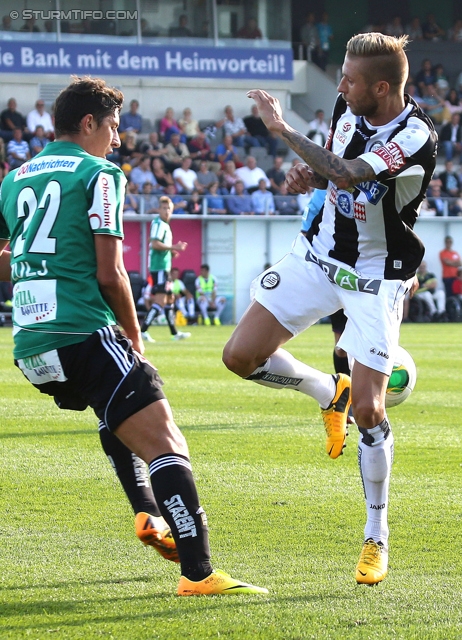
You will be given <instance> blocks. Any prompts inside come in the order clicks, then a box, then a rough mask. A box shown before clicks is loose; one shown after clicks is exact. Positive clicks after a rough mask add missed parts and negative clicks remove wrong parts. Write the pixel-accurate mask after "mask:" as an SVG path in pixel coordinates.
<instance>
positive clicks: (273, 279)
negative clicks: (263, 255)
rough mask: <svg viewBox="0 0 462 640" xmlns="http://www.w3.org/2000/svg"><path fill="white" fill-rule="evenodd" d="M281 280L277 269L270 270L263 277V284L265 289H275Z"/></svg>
mask: <svg viewBox="0 0 462 640" xmlns="http://www.w3.org/2000/svg"><path fill="white" fill-rule="evenodd" d="M280 282H281V276H280V275H279V273H276V271H268V273H265V275H264V276H263V278H262V279H261V282H260V284H261V286H262V287H263V289H275V288H276V287H277V286H278V284H279V283H280Z"/></svg>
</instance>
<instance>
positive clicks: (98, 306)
mask: <svg viewBox="0 0 462 640" xmlns="http://www.w3.org/2000/svg"><path fill="white" fill-rule="evenodd" d="M122 101H123V95H122V94H121V92H120V91H118V90H117V89H111V88H109V87H107V86H106V84H105V82H104V81H103V80H100V79H94V78H83V79H78V78H77V79H75V81H74V82H73V83H72V84H71V85H70V86H69V87H67V88H66V89H64V90H63V91H62V92H61V93H60V94H59V96H58V98H57V99H56V103H55V131H56V142H53V143H50V145H48V146H47V147H46V149H45V150H44V152H42V153H40V154H38V155H37V156H36V157H35V158H34V159H33V160H31V161H30V162H26V163H25V164H24V165H22V166H21V167H20V169H18V170H16V171H13V172H11V173H10V174H9V175H8V177H7V179H6V180H4V182H3V184H2V191H1V195H0V239H1V240H0V275H1V276H2V277H4V276H5V271H7V269H6V268H5V259H6V258H5V256H3V255H1V254H2V251H3V250H4V249H5V247H6V245H7V244H8V242H9V243H10V245H11V256H8V254H6V257H11V276H12V280H13V283H14V295H13V303H14V310H13V322H14V331H13V335H14V342H15V347H14V353H15V364H16V365H17V366H18V367H19V368H20V369H21V371H22V372H23V374H24V376H25V377H26V378H27V379H28V380H29V381H30V382H31V383H32V384H33V385H34V386H35V387H36V388H37V389H39V390H40V391H41V392H42V393H45V394H48V395H50V396H53V397H54V399H55V402H56V403H57V404H58V406H59V407H60V408H63V409H74V410H83V409H85V408H86V407H87V406H90V407H91V408H92V409H93V410H94V412H95V414H96V415H97V416H98V418H99V420H100V426H101V428H102V430H103V431H104V432H106V436H107V437H108V438H109V439H111V452H113V453H114V455H116V456H120V460H123V459H124V460H126V457H127V455H128V456H129V457H130V456H131V455H132V453H133V455H134V456H135V457H136V459H138V458H140V459H141V460H144V462H146V463H148V464H149V472H150V480H151V485H152V491H153V494H154V496H155V500H154V497H153V500H152V502H153V505H154V506H155V507H156V508H157V509H158V513H155V514H152V515H154V516H155V517H154V518H149V515H150V514H149V513H146V514H144V516H148V518H147V519H144V520H143V523H140V528H141V529H143V530H144V532H145V533H146V534H147V536H148V538H147V540H146V541H147V542H149V541H150V539H152V538H153V537H156V538H157V539H158V540H159V541H160V542H159V545H158V547H159V548H158V550H159V551H160V552H161V553H162V555H164V556H165V557H169V559H172V560H174V559H177V558H178V557H179V561H180V563H181V573H182V576H181V579H180V583H179V585H178V590H177V592H178V594H179V595H195V594H205V595H209V594H214V593H232V592H234V593H235V592H240V591H242V592H245V593H261V592H266V590H265V589H260V588H259V587H253V586H252V585H247V584H245V583H241V582H239V581H237V580H234V579H233V578H231V577H230V576H228V575H227V574H224V573H223V572H220V571H214V570H213V569H212V566H211V564H210V551H209V545H208V531H207V519H206V517H205V513H204V510H203V509H202V507H201V506H200V504H199V498H198V496H197V491H196V487H195V482H194V478H193V476H192V469H191V463H190V461H189V453H188V448H187V444H186V441H185V439H184V437H183V435H182V434H181V432H180V430H179V429H178V427H177V426H176V424H175V422H174V420H173V416H172V412H171V408H170V405H169V403H168V401H167V399H166V398H165V396H164V394H163V392H162V388H161V387H162V381H161V380H160V378H159V376H158V373H157V370H156V369H155V368H154V367H153V366H152V365H151V364H150V363H149V362H148V361H147V360H146V359H145V358H144V357H143V356H142V355H141V354H142V353H143V350H144V345H143V341H142V338H141V334H140V330H139V326H138V321H137V316H136V311H135V306H134V302H133V298H132V294H131V289H130V282H129V279H128V275H127V272H126V270H125V267H124V264H123V251H122V237H123V231H122V223H121V219H122V205H123V187H124V177H123V174H122V171H121V170H120V169H118V168H117V167H115V166H114V165H112V164H110V163H108V162H106V161H105V159H104V158H105V156H106V154H108V153H110V152H111V151H112V148H113V147H119V146H120V140H119V135H118V132H117V128H118V125H119V112H120V108H121V106H122ZM117 323H120V325H121V326H122V327H123V331H121V330H120V329H119V328H118V326H117ZM119 441H120V442H119ZM115 443H117V444H119V445H120V449H119V450H117V447H116V445H115ZM116 467H117V464H116ZM132 468H133V465H132ZM132 470H133V469H132ZM117 472H119V469H118V468H117ZM157 505H158V506H157ZM162 518H163V519H165V522H164V521H163V520H162ZM159 522H160V523H161V524H159V526H158V527H156V525H158V523H159ZM137 524H138V523H137ZM170 531H171V534H170ZM171 536H173V539H174V543H175V544H170V540H169V537H170V538H171ZM169 544H170V546H169ZM168 553H170V556H169V555H168ZM176 554H178V555H176Z"/></svg>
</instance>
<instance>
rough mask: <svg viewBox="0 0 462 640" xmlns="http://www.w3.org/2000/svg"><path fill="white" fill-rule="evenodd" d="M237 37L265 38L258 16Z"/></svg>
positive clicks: (249, 38) (248, 22) (242, 28)
mask: <svg viewBox="0 0 462 640" xmlns="http://www.w3.org/2000/svg"><path fill="white" fill-rule="evenodd" d="M236 38H245V39H246V40H259V39H260V38H263V34H262V32H261V31H260V29H259V28H258V24H257V20H256V18H249V19H248V20H247V24H246V25H245V26H244V27H241V28H240V29H239V31H238V32H237V33H236ZM252 146H254V145H252Z"/></svg>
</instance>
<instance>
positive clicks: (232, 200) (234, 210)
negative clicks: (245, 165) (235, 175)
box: [226, 180, 255, 216]
mask: <svg viewBox="0 0 462 640" xmlns="http://www.w3.org/2000/svg"><path fill="white" fill-rule="evenodd" d="M226 206H227V207H228V211H229V213H231V214H232V215H233V216H243V215H251V216H253V215H254V213H255V211H254V209H253V204H252V198H251V196H249V194H248V193H247V192H246V190H245V187H244V183H243V182H242V180H237V181H236V183H235V184H234V194H233V195H230V196H228V198H227V199H226Z"/></svg>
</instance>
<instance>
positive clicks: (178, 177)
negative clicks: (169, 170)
mask: <svg viewBox="0 0 462 640" xmlns="http://www.w3.org/2000/svg"><path fill="white" fill-rule="evenodd" d="M191 164H192V160H191V158H190V157H189V156H187V157H186V158H183V160H182V161H181V167H178V168H177V169H175V171H174V172H173V179H174V180H175V187H176V190H177V193H180V194H190V193H192V192H193V191H194V189H197V190H198V191H199V190H200V184H199V182H198V180H197V173H196V172H195V171H194V169H191Z"/></svg>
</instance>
